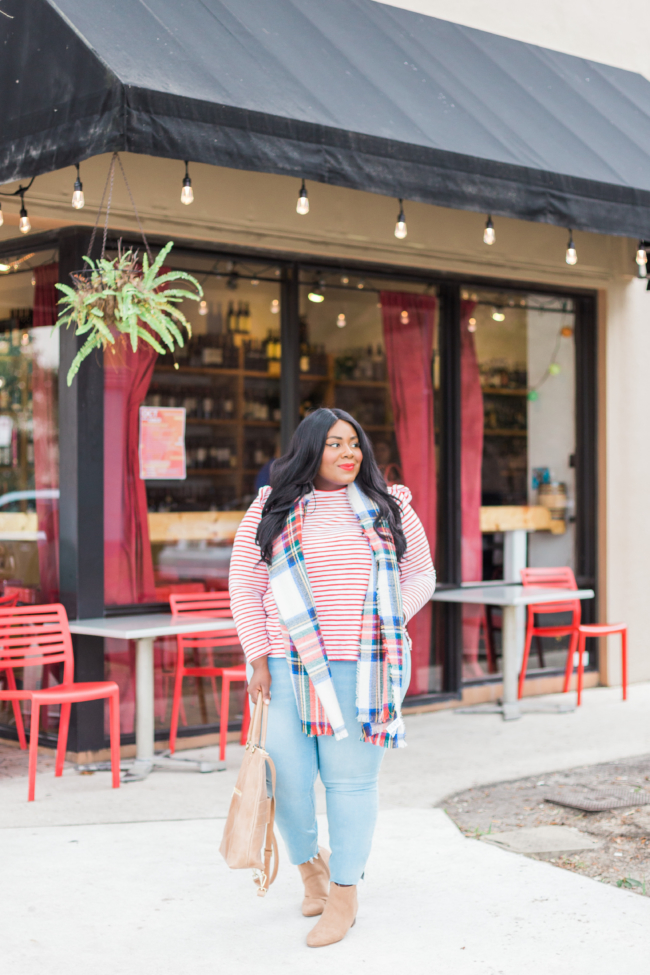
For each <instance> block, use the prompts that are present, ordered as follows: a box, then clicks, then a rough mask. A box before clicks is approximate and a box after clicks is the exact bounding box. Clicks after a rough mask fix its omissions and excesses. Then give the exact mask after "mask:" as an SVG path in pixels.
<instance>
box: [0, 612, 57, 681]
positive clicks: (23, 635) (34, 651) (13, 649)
mask: <svg viewBox="0 0 650 975" xmlns="http://www.w3.org/2000/svg"><path fill="white" fill-rule="evenodd" d="M55 663H63V683H65V684H67V683H72V681H73V680H74V662H73V657H72V638H71V636H70V629H69V627H68V617H67V614H66V611H65V609H64V607H63V606H62V605H61V604H60V603H51V604H48V605H43V606H0V664H1V665H2V667H37V666H40V665H45V664H55Z"/></svg>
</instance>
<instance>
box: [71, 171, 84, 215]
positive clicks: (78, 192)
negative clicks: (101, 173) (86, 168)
mask: <svg viewBox="0 0 650 975" xmlns="http://www.w3.org/2000/svg"><path fill="white" fill-rule="evenodd" d="M75 165H76V167H77V178H76V180H75V181H74V191H73V193H72V206H73V208H74V209H75V210H83V208H84V205H85V203H86V201H85V199H84V188H83V183H82V182H81V176H80V175H79V163H75Z"/></svg>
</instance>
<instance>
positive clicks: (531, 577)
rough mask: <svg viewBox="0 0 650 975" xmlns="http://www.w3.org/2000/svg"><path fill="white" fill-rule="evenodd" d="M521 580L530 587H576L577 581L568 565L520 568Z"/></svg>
mask: <svg viewBox="0 0 650 975" xmlns="http://www.w3.org/2000/svg"><path fill="white" fill-rule="evenodd" d="M521 581H522V582H523V584H524V586H527V587H529V588H531V589H577V588H578V583H577V582H576V577H575V576H574V574H573V569H570V568H569V566H568V565H567V566H558V567H556V568H552V569H522V570H521Z"/></svg>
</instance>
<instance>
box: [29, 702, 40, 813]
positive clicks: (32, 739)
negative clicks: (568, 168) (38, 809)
mask: <svg viewBox="0 0 650 975" xmlns="http://www.w3.org/2000/svg"><path fill="white" fill-rule="evenodd" d="M39 718H40V714H39V705H38V704H36V703H35V702H34V701H32V716H31V721H30V725H29V779H28V789H27V802H33V801H34V795H35V793H36V763H37V761H38V724H39Z"/></svg>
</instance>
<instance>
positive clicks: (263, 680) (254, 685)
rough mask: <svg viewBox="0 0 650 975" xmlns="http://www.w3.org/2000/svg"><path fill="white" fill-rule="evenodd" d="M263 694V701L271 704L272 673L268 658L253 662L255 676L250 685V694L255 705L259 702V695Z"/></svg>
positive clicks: (260, 658)
mask: <svg viewBox="0 0 650 975" xmlns="http://www.w3.org/2000/svg"><path fill="white" fill-rule="evenodd" d="M260 691H261V692H262V700H263V701H264V703H265V704H270V703H271V673H270V671H269V662H268V658H267V657H258V658H257V660H254V661H253V676H252V677H251V680H250V684H249V685H248V693H249V694H250V696H251V700H252V701H253V704H254V703H255V702H256V701H257V695H258V694H259V692H260Z"/></svg>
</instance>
